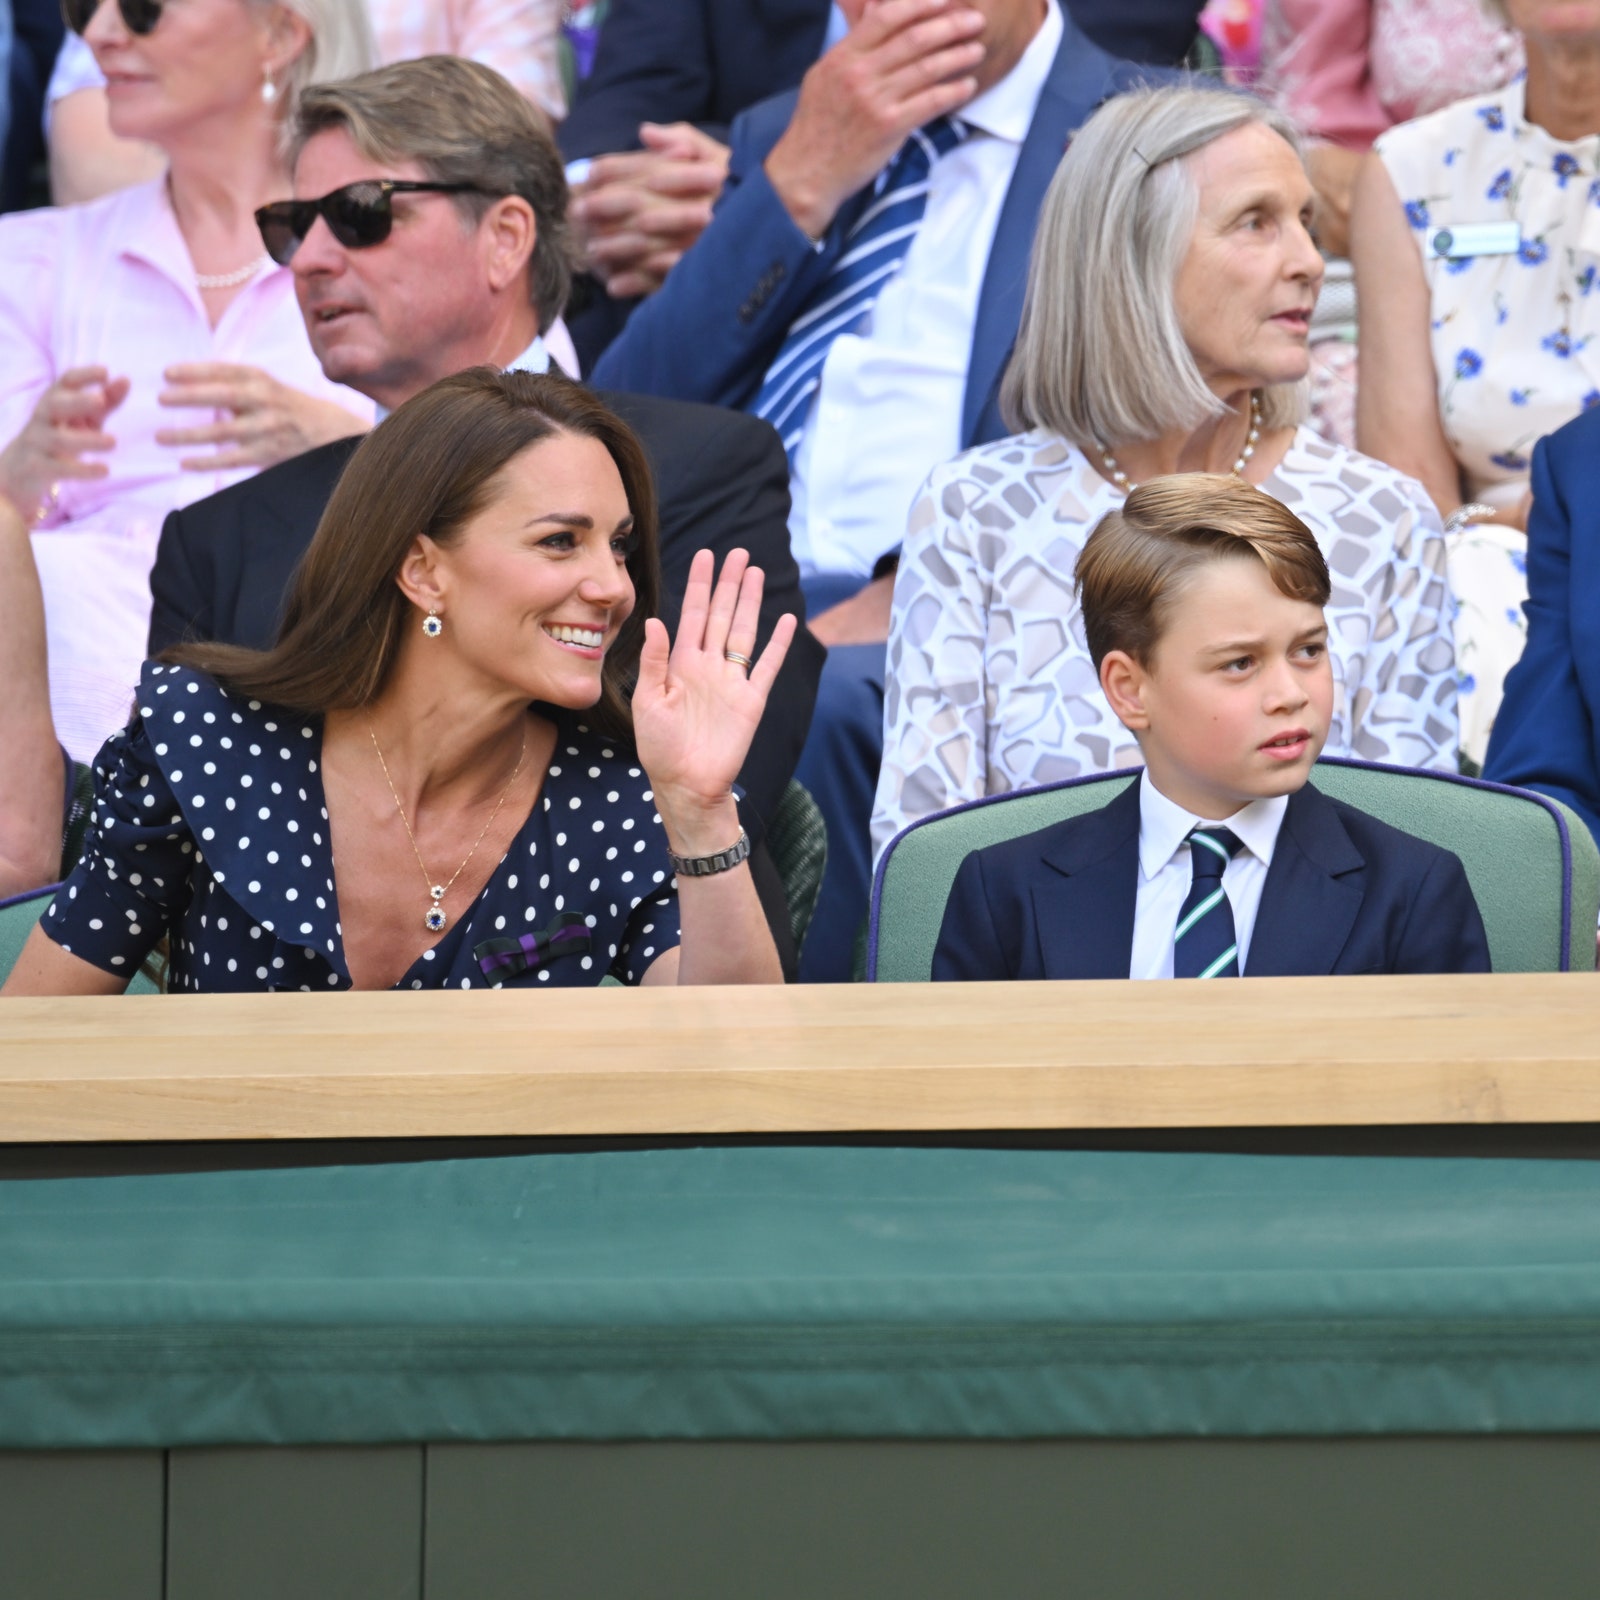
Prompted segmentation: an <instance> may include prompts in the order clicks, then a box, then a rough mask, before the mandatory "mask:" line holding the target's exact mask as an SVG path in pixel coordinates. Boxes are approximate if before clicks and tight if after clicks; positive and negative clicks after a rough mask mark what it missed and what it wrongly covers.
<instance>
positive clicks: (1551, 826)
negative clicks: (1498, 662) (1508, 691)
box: [876, 762, 1600, 983]
mask: <svg viewBox="0 0 1600 1600" xmlns="http://www.w3.org/2000/svg"><path fill="white" fill-rule="evenodd" d="M1132 781H1134V780H1132V779H1129V778H1126V777H1117V778H1105V779H1102V780H1101V781H1099V782H1091V783H1083V784H1075V785H1073V786H1071V787H1066V788H1059V789H1036V790H1022V791H1020V792H1018V793H1017V794H1016V795H1013V796H1007V797H1006V798H1005V799H1004V800H1001V801H996V802H993V803H991V804H988V805H978V806H974V807H972V808H971V809H970V810H965V811H958V812H956V813H954V814H953V815H951V816H948V817H940V818H938V819H937V820H935V821H931V822H927V823H924V824H923V825H922V826H920V827H916V828H913V829H912V830H910V831H909V832H907V833H906V834H905V835H903V836H902V837H901V838H900V839H898V840H897V841H896V842H895V843H894V846H893V848H892V850H891V851H890V853H889V855H888V857H887V859H886V861H885V863H884V865H883V868H882V873H883V882H882V887H881V889H880V891H879V911H878V925H877V955H878V964H877V972H876V977H877V981H878V982H880V983H926V982H927V981H928V977H929V974H930V973H931V972H932V970H933V951H934V946H935V945H936V944H937V943H938V941H939V927H940V924H941V923H942V922H943V920H944V907H945V902H946V901H947V900H948V899H949V897H950V886H951V884H952V883H954V882H955V876H956V872H957V870H958V869H959V868H960V866H961V863H962V862H963V861H964V860H965V859H966V857H967V856H968V854H969V853H970V852H972V851H974V850H981V849H982V848H983V847H984V846H985V845H990V844H998V843H999V842H1000V841H1001V840H1004V839H1014V838H1016V837H1017V836H1018V835H1019V834H1023V833H1030V832H1033V831H1035V830H1036V829H1039V828H1046V827H1049V826H1050V825H1051V824H1052V823H1055V822H1060V821H1063V820H1065V819H1066V818H1067V817H1075V816H1079V815H1081V814H1082V813H1083V812H1085V811H1094V810H1097V809H1098V808H1099V807H1101V806H1103V805H1106V804H1108V803H1109V802H1110V801H1111V800H1112V799H1114V798H1115V797H1116V795H1117V794H1119V793H1120V792H1121V791H1122V790H1123V789H1124V788H1126V787H1127V785H1128V784H1129V783H1130V782H1132ZM1313 781H1314V782H1315V784H1316V786H1317V788H1319V789H1320V790H1322V792H1323V793H1324V794H1326V795H1329V796H1331V797H1332V798H1333V799H1335V800H1342V801H1344V802H1345V803H1346V804H1347V805H1352V806H1357V807H1359V808H1360V809H1361V810H1363V811H1367V812H1370V813H1371V814H1372V815H1373V816H1375V817H1378V818H1380V819H1381V820H1382V821H1384V822H1387V823H1389V824H1390V825H1391V826H1393V827H1396V828H1400V829H1403V830H1404V831H1405V832H1407V833H1411V834H1415V835H1416V836H1417V837H1418V838H1419V839H1427V840H1429V841H1431V842H1432V843H1434V844H1437V845H1442V846H1443V847H1444V848H1445V849H1447V850H1453V851H1455V853H1456V854H1457V855H1458V856H1459V857H1460V858H1461V864H1462V865H1463V866H1464V867H1465V868H1466V873H1467V880H1468V882H1470V883H1471V885H1472V893H1473V895H1474V897H1475V898H1476V900H1477V902H1478V910H1479V911H1480V912H1481V913H1482V915H1483V922H1484V927H1485V929H1486V931H1487V932H1488V935H1489V954H1490V957H1491V958H1492V960H1493V962H1494V970H1495V971H1496V972H1558V971H1560V970H1561V934H1562V920H1563V916H1564V915H1565V916H1566V918H1567V921H1568V929H1569V933H1568V937H1569V940H1570V944H1569V948H1570V949H1571V951H1572V965H1573V967H1574V968H1588V967H1590V966H1591V965H1592V963H1593V960H1594V956H1593V951H1594V933H1595V921H1596V913H1597V912H1600V850H1597V849H1596V848H1595V843H1594V839H1593V838H1592V837H1591V835H1590V833H1589V830H1588V828H1587V827H1586V826H1585V825H1584V823H1583V821H1582V819H1581V818H1579V817H1578V815H1577V814H1576V813H1575V812H1573V811H1570V810H1568V808H1567V807H1565V806H1562V805H1560V804H1559V802H1555V801H1549V802H1546V801H1545V800H1544V799H1543V798H1542V797H1537V796H1532V795H1524V794H1522V793H1519V792H1516V791H1512V790H1506V789H1498V788H1495V787H1493V786H1490V785H1478V784H1472V783H1465V782H1461V781H1451V780H1449V779H1440V778H1438V777H1433V776H1429V775H1428V774H1426V773H1419V772H1408V771H1405V770H1404V769H1403V768H1399V767H1362V766H1342V765H1339V764H1337V763H1334V762H1319V763H1318V764H1317V768H1316V773H1315V777H1314V779H1313ZM1547 804H1548V805H1555V806H1556V808H1557V809H1558V810H1559V811H1560V813H1561V815H1562V817H1563V818H1564V819H1565V821H1566V826H1567V835H1568V840H1569V843H1570V846H1571V863H1572V895H1571V900H1570V903H1568V902H1566V901H1564V899H1563V882H1562V878H1563V860H1562V851H1561V837H1560V832H1559V830H1558V829H1557V827H1556V824H1555V820H1554V818H1553V817H1552V816H1551V815H1550V812H1549V811H1548V810H1547V809H1546V805H1547Z"/></svg>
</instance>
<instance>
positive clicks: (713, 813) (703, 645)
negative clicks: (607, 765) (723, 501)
mask: <svg viewBox="0 0 1600 1600" xmlns="http://www.w3.org/2000/svg"><path fill="white" fill-rule="evenodd" d="M715 565H716V562H715V558H714V557H713V556H712V553H711V552H710V551H709V550H701V551H699V552H698V553H697V554H696V556H695V558H694V562H693V565H691V567H690V568H689V582H688V586H687V588H686V589H685V590H684V596H683V614H682V616H681V618H680V620H679V623H678V637H677V639H676V640H675V641H674V642H673V643H672V644H671V646H670V649H669V646H668V640H667V630H666V626H665V624H663V623H662V622H661V620H660V619H659V618H657V617H652V618H650V620H649V621H647V622H646V623H645V639H644V649H643V650H642V651H641V652H640V656H639V682H638V686H637V687H636V688H635V689H634V692H633V730H634V740H635V742H636V744H637V746H638V750H639V759H640V761H641V762H642V763H643V765H644V769H645V771H646V772H647V773H648V774H649V776H650V783H651V787H652V788H653V790H654V791H655V802H656V809H657V810H658V811H659V812H660V813H661V820H662V822H663V823H664V824H665V826H666V829H667V839H668V843H669V844H670V845H671V846H672V848H673V849H674V850H676V851H677V852H678V853H679V854H680V855H709V854H712V853H713V852H715V851H718V850H725V849H727V848H728V846H729V845H731V844H732V843H733V842H734V840H735V839H736V838H737V837H738V834H737V829H736V827H735V830H734V831H733V832H731V833H730V832H729V828H730V822H731V818H732V817H733V815H734V812H733V800H732V792H733V781H734V779H735V778H736V777H737V776H738V774H739V769H740V767H742V766H743V765H744V758H745V755H746V753H747V752H748V751H749V749H750V741H751V739H753V738H754V737H755V731H756V725H757V723H759V722H760V720H761V713H762V712H763V711H764V710H765V709H766V704H767V695H768V693H769V692H770V690H771V688H772V683H773V679H775V678H776V677H777V675H778V669H779V667H781V666H782V665H783V658H784V656H785V655H787V654H788V650H789V641H790V640H791V639H793V638H794V631H795V619H794V618H793V617H792V616H790V615H789V614H788V613H785V614H784V615H783V616H782V617H780V618H779V619H778V625H777V626H776V627H775V628H774V629H773V630H772V637H771V638H770V639H769V640H768V641H767V647H766V649H765V650H763V651H762V652H761V655H760V656H759V657H756V656H755V645H756V622H757V618H758V617H759V615H760V611H761V586H762V581H763V578H762V572H761V569H760V568H759V567H752V566H751V565H750V557H749V555H748V554H747V553H746V552H745V551H743V550H732V551H729V553H728V557H727V559H726V560H725V561H724V562H723V563H722V574H721V576H720V577H719V578H718V579H717V584H716V589H715V592H713V590H712V586H711V576H712V572H713V570H714V568H715ZM730 655H731V656H736V657H743V658H744V660H743V661H740V660H730V659H729V657H730ZM752 658H754V664H753V665H751V666H749V667H746V666H745V664H744V662H746V661H751V660H752Z"/></svg>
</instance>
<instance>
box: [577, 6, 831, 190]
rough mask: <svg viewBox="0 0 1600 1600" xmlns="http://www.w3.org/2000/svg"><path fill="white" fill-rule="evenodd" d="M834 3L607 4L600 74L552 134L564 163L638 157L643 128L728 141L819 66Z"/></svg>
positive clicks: (597, 65)
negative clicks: (678, 128)
mask: <svg viewBox="0 0 1600 1600" xmlns="http://www.w3.org/2000/svg"><path fill="white" fill-rule="evenodd" d="M831 9H832V0H611V9H610V10H609V11H608V12H607V13H606V21H605V26H604V27H603V28H602V29H601V30H600V45H599V48H598V49H597V50H596V52H595V58H594V70H593V71H592V72H591V73H590V74H589V76H588V77H587V78H585V79H584V80H583V82H582V83H580V84H579V85H578V92H577V94H576V95H575V96H574V98H573V102H572V110H571V112H569V113H568V115H567V119H566V121H565V122H563V123H562V124H561V126H560V127H559V128H558V129H557V130H556V138H557V139H558V140H559V142H560V145H561V153H562V155H564V156H565V157H566V158H567V160H568V161H574V160H576V159H577V158H578V157H579V156H597V155H602V154H604V153H605V152H607V151H610V150H633V149H636V148H637V147H638V144H639V124H640V123H641V122H692V123H694V124H695V125H696V126H697V127H699V128H702V129H704V130H705V132H707V133H709V134H711V135H712V137H713V138H717V139H723V140H726V138H727V137H728V125H729V124H730V123H731V122H732V121H733V119H734V118H735V117H736V116H738V114H739V113H740V112H741V111H743V110H745V109H746V108H747V107H749V106H753V105H755V104H756V102H757V101H760V100H765V99H766V98H767V97H768V96H769V95H774V94H780V93H782V91H783V90H785V89H792V88H794V86H795V85H796V84H797V83H799V81H800V80H801V78H803V77H804V76H805V73H806V68H807V67H809V66H810V65H811V63H812V62H813V61H815V60H816V59H817V56H818V55H819V54H820V53H821V50H822V41H823V39H824V37H825V36H826V34H827V31H828V13H829V11H830V10H831Z"/></svg>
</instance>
